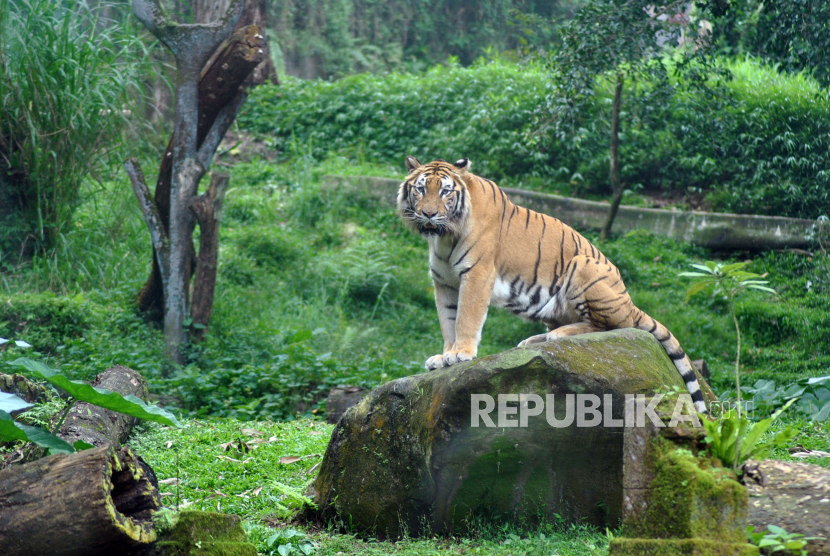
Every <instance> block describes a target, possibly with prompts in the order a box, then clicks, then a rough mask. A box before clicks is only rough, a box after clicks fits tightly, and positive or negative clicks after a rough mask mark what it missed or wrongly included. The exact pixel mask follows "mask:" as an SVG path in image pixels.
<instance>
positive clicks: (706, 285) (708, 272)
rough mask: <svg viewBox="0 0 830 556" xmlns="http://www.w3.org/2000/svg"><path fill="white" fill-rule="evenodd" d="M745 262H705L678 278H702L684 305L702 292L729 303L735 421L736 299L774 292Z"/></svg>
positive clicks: (738, 350)
mask: <svg viewBox="0 0 830 556" xmlns="http://www.w3.org/2000/svg"><path fill="white" fill-rule="evenodd" d="M747 264H748V263H746V262H742V263H730V264H726V263H716V262H713V261H707V262H706V264H705V265H702V264H693V265H692V266H693V267H694V268H696V269H697V270H698V272H681V273H680V274H679V276H684V277H690V278H702V280H699V281H698V282H695V283H694V284H692V286H691V287H690V288H689V290H688V291H687V292H686V302H688V301H689V298H690V297H691V296H693V295H695V294H698V293H700V292H703V291H707V290H708V291H711V293H712V295H713V296H714V295H718V294H722V295H725V296H726V298H727V301H728V303H729V314H730V315H732V322H733V323H734V324H735V333H736V334H737V346H736V348H735V391H736V393H737V398H738V407H737V410H738V418H739V419H740V417H741V327H740V325H739V324H738V318H737V317H736V316H735V296H737V295H739V294H741V293H742V292H744V291H746V290H757V291H762V292H767V293H772V294H777V292H776V291H775V290H774V289H772V288H770V287H768V286H767V284H768V283H769V282H768V281H766V280H761V278H764V276H762V275H760V274H756V273H754V272H747V271H745V270H743V269H744V267H746V265H747Z"/></svg>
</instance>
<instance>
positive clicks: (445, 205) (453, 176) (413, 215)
mask: <svg viewBox="0 0 830 556" xmlns="http://www.w3.org/2000/svg"><path fill="white" fill-rule="evenodd" d="M406 168H407V169H408V170H409V175H408V176H406V180H405V181H404V182H403V183H402V184H401V188H400V190H399V191H398V214H399V215H400V217H401V219H403V221H404V223H405V224H406V225H407V226H409V227H410V228H411V229H412V230H414V231H416V232H418V233H420V234H421V235H424V236H445V235H459V234H460V233H461V226H462V224H463V222H464V220H465V218H466V217H467V214H468V213H469V209H470V201H469V196H468V194H467V185H466V184H465V183H464V179H463V176H464V175H465V174H466V173H467V171H468V170H469V169H470V159H469V158H462V159H461V160H459V161H458V162H456V163H455V164H451V163H449V162H447V161H445V160H440V159H439V160H436V161H434V162H430V163H429V164H421V163H420V162H418V159H417V158H415V157H414V156H407V157H406Z"/></svg>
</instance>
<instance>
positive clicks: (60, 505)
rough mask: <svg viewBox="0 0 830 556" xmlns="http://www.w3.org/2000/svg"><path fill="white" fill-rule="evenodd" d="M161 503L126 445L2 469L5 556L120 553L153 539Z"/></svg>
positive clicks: (0, 545)
mask: <svg viewBox="0 0 830 556" xmlns="http://www.w3.org/2000/svg"><path fill="white" fill-rule="evenodd" d="M159 502H160V498H159V493H158V490H157V489H156V488H155V487H154V486H153V485H152V484H151V483H150V481H149V478H148V477H147V475H146V473H145V472H144V471H143V470H142V468H141V466H140V465H139V463H138V460H137V458H136V456H135V454H134V453H133V452H132V450H130V449H129V448H122V449H120V450H116V449H115V448H113V447H111V446H106V447H101V448H92V449H90V450H85V451H83V452H76V453H74V454H57V455H54V456H49V457H46V458H42V459H39V460H37V461H33V462H31V463H27V464H25V465H20V466H16V467H11V468H8V469H6V470H4V471H0V554H3V555H4V556H31V555H33V554H44V555H45V554H48V555H49V556H81V555H90V554H120V553H123V552H126V551H127V550H131V549H134V548H136V547H138V546H141V545H146V544H148V543H151V542H153V541H155V540H156V531H155V528H154V526H153V521H152V512H153V511H155V510H158V508H159V505H160V504H159Z"/></svg>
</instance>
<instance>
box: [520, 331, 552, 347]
mask: <svg viewBox="0 0 830 556" xmlns="http://www.w3.org/2000/svg"><path fill="white" fill-rule="evenodd" d="M549 339H550V338H548V335H547V334H536V335H535V336H531V337H530V338H525V339H524V340H522V341H521V342H519V345H518V347H524V346H529V345H530V344H538V343H540V342H547V341H548V340H549Z"/></svg>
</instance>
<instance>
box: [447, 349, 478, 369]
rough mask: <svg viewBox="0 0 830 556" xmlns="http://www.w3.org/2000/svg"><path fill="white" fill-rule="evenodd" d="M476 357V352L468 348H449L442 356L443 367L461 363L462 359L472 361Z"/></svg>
mask: <svg viewBox="0 0 830 556" xmlns="http://www.w3.org/2000/svg"><path fill="white" fill-rule="evenodd" d="M475 358H476V352H475V351H473V350H469V349H451V350H450V351H448V352H447V353H445V354H444V355H443V357H442V360H443V363H444V367H449V366H450V365H455V364H456V363H461V362H462V361H472V360H473V359H475Z"/></svg>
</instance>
